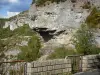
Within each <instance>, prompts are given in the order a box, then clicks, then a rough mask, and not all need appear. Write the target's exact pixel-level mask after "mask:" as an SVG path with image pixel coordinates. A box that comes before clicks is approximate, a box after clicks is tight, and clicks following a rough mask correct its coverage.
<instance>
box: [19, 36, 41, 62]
mask: <svg viewBox="0 0 100 75" xmlns="http://www.w3.org/2000/svg"><path fill="white" fill-rule="evenodd" d="M40 48H41V43H40V40H39V38H38V37H37V36H35V35H34V36H32V37H31V39H30V40H29V42H28V46H22V47H21V53H19V55H18V59H20V60H25V61H34V60H36V59H37V58H39V57H40V52H39V50H40Z"/></svg>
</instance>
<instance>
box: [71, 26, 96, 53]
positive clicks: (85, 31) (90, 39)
mask: <svg viewBox="0 0 100 75" xmlns="http://www.w3.org/2000/svg"><path fill="white" fill-rule="evenodd" d="M72 41H73V44H74V45H75V48H76V51H77V52H78V53H80V54H84V55H88V54H92V53H93V51H94V49H95V48H96V46H95V39H94V36H93V32H92V30H91V29H89V27H88V26H87V25H86V24H82V25H81V27H80V28H79V29H78V30H77V32H76V34H75V35H74V38H73V40H72Z"/></svg>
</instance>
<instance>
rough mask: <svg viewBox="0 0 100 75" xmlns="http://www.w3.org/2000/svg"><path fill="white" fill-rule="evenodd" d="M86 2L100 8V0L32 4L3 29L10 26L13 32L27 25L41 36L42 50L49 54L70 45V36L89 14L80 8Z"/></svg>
mask: <svg viewBox="0 0 100 75" xmlns="http://www.w3.org/2000/svg"><path fill="white" fill-rule="evenodd" d="M87 2H90V4H91V6H96V7H98V6H100V0H76V1H75V2H73V1H72V0H66V1H65V2H61V3H59V4H57V3H50V4H46V6H42V7H37V6H36V5H35V4H32V5H31V7H30V9H29V11H27V12H24V13H22V14H19V15H17V16H16V18H14V19H12V20H11V21H8V22H6V24H5V26H4V27H8V26H10V29H11V30H14V29H15V28H17V27H19V26H22V25H23V24H29V26H30V27H31V28H32V29H33V30H35V31H37V32H38V33H39V34H40V35H41V36H42V38H43V39H44V42H45V43H44V48H46V50H47V49H48V52H49V50H51V48H52V47H53V46H59V45H61V44H66V45H68V44H70V42H69V41H70V38H71V37H72V34H73V33H74V32H75V31H76V29H77V28H78V27H79V26H80V25H81V24H82V23H83V22H84V21H85V19H86V17H87V16H88V15H89V14H90V12H91V10H89V9H83V8H82V6H83V5H84V3H87ZM51 46H52V47H51ZM44 50H45V49H44ZM48 52H45V53H46V54H47V53H48Z"/></svg>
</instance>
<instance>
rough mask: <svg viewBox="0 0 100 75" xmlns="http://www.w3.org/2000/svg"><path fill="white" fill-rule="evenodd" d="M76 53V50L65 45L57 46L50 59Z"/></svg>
mask: <svg viewBox="0 0 100 75" xmlns="http://www.w3.org/2000/svg"><path fill="white" fill-rule="evenodd" d="M73 54H74V55H75V54H76V52H75V51H74V50H72V49H66V48H65V47H60V48H56V49H55V51H54V52H53V53H52V54H50V55H49V56H48V59H58V58H65V57H66V56H67V55H73Z"/></svg>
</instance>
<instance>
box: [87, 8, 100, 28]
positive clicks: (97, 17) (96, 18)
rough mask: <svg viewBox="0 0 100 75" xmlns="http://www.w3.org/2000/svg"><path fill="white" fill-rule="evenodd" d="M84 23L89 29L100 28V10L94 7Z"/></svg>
mask: <svg viewBox="0 0 100 75" xmlns="http://www.w3.org/2000/svg"><path fill="white" fill-rule="evenodd" d="M86 23H87V25H88V26H89V27H91V28H100V10H98V9H97V8H96V7H94V8H93V10H92V11H91V13H90V15H89V16H88V17H87V19H86Z"/></svg>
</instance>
